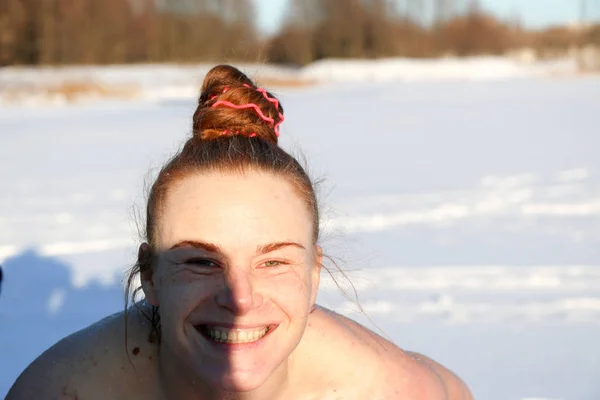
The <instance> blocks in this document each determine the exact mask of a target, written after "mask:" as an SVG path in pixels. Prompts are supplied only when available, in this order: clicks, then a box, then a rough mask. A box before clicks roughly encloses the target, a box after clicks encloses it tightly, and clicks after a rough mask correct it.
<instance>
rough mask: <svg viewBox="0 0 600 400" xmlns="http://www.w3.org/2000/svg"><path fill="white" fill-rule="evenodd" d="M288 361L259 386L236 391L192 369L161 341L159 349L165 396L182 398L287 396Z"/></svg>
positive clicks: (214, 399) (246, 399)
mask: <svg viewBox="0 0 600 400" xmlns="http://www.w3.org/2000/svg"><path fill="white" fill-rule="evenodd" d="M288 364H289V361H287V360H286V361H285V362H283V363H282V364H281V365H280V366H279V368H277V370H276V371H275V372H274V373H273V374H272V375H271V376H270V377H269V379H268V380H267V381H266V382H265V383H263V384H262V385H261V386H260V387H258V388H256V389H254V390H251V391H246V392H235V391H227V390H223V388H219V387H214V386H211V385H209V384H208V383H207V382H205V381H204V380H202V379H201V378H200V377H198V376H196V375H195V374H194V373H193V372H190V368H189V367H188V366H186V365H184V364H183V362H182V361H181V360H180V359H179V358H178V357H177V356H176V355H174V354H173V353H172V352H171V351H170V350H169V348H168V347H167V346H165V345H164V344H162V345H161V346H160V349H159V380H160V386H161V388H162V392H163V395H164V396H163V397H164V398H166V399H181V400H264V399H273V400H277V399H284V398H289V396H286V393H287V392H288V386H289V380H288V369H289V365H288Z"/></svg>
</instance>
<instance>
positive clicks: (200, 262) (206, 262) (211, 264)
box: [184, 258, 219, 268]
mask: <svg viewBox="0 0 600 400" xmlns="http://www.w3.org/2000/svg"><path fill="white" fill-rule="evenodd" d="M184 264H186V265H194V266H197V267H204V268H219V264H218V263H217V262H216V261H214V260H211V259H210V258H191V259H189V260H187V261H184Z"/></svg>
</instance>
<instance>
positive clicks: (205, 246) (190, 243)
mask: <svg viewBox="0 0 600 400" xmlns="http://www.w3.org/2000/svg"><path fill="white" fill-rule="evenodd" d="M182 247H194V248H196V249H202V250H204V251H208V252H211V253H219V252H221V248H220V247H219V246H218V245H216V244H214V243H208V242H199V241H197V240H184V241H183V242H179V243H177V244H175V245H173V246H171V248H170V249H169V250H173V249H179V248H182Z"/></svg>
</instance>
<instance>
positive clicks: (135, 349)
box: [132, 347, 140, 356]
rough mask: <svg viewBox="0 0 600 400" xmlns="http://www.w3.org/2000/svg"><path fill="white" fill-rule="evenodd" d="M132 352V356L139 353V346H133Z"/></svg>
mask: <svg viewBox="0 0 600 400" xmlns="http://www.w3.org/2000/svg"><path fill="white" fill-rule="evenodd" d="M132 353H133V355H134V356H137V355H138V354H140V348H139V347H136V348H134V349H133V351H132Z"/></svg>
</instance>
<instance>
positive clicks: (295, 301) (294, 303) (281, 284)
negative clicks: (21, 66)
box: [268, 273, 311, 315]
mask: <svg viewBox="0 0 600 400" xmlns="http://www.w3.org/2000/svg"><path fill="white" fill-rule="evenodd" d="M268 291H269V292H270V293H271V298H272V300H273V301H274V302H276V303H278V305H279V306H280V307H281V308H282V309H284V311H289V312H293V313H294V314H297V313H300V314H302V315H304V314H305V312H306V311H307V310H308V306H309V304H310V298H311V285H310V279H309V277H308V275H306V273H303V274H302V275H300V274H294V273H290V274H285V275H281V276H278V277H275V278H274V279H272V281H271V282H269V289H268Z"/></svg>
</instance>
